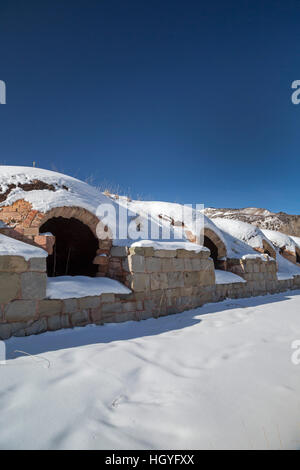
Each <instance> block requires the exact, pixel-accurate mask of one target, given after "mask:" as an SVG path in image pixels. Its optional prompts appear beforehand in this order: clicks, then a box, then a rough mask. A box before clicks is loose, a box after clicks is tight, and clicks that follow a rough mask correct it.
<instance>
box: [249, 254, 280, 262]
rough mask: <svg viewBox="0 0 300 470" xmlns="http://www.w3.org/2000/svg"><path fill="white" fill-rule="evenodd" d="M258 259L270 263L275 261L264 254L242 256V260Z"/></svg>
mask: <svg viewBox="0 0 300 470" xmlns="http://www.w3.org/2000/svg"><path fill="white" fill-rule="evenodd" d="M256 258H259V259H261V260H262V261H268V260H270V259H273V258H271V257H270V256H269V255H266V254H262V253H255V254H252V255H243V256H242V259H256Z"/></svg>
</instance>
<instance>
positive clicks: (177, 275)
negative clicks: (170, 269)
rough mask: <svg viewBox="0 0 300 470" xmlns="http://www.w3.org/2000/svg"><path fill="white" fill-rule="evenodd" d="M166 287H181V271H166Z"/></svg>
mask: <svg viewBox="0 0 300 470" xmlns="http://www.w3.org/2000/svg"><path fill="white" fill-rule="evenodd" d="M167 276H168V287H183V286H184V278H183V273H182V272H174V273H168V274H167Z"/></svg>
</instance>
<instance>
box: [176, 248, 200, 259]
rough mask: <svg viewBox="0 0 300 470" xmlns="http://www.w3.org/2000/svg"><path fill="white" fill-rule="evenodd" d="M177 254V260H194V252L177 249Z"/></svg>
mask: <svg viewBox="0 0 300 470" xmlns="http://www.w3.org/2000/svg"><path fill="white" fill-rule="evenodd" d="M176 252H177V254H176V256H177V258H194V257H195V255H196V253H195V252H194V251H189V250H183V249H179V250H176Z"/></svg>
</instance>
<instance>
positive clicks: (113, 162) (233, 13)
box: [0, 0, 300, 213]
mask: <svg viewBox="0 0 300 470" xmlns="http://www.w3.org/2000/svg"><path fill="white" fill-rule="evenodd" d="M299 24H300V3H299V1H296V0H295V1H290V0H286V1H276V0H272V1H264V0H260V1H258V0H257V1H256V0H252V1H245V0H238V1H229V0H228V1H226V2H224V1H215V2H206V1H205V2H204V1H201V0H181V1H178V0H163V1H162V0H151V1H149V0H135V1H133V0H107V1H105V0H102V1H101V0H97V1H94V0H88V1H86V0H85V1H81V0H79V1H76V0H75V1H72V2H70V1H69V0H68V1H64V0H59V1H58V0H56V1H48V0H43V2H41V1H31V0H28V1H26V2H24V0H21V1H15V0H9V1H6V0H1V2H0V57H1V62H0V79H1V80H4V81H5V82H6V85H7V104H6V105H0V139H1V147H0V149H1V150H0V152H1V153H0V162H1V163H2V164H7V165H31V164H32V161H36V162H37V166H39V167H42V168H49V169H57V170H59V171H62V172H65V173H68V174H71V175H73V176H76V177H78V178H80V179H86V178H90V180H93V182H94V183H95V184H101V183H103V182H107V183H108V184H110V185H112V186H113V187H120V188H121V190H123V191H124V192H129V193H130V195H131V196H132V197H144V198H146V199H157V200H169V201H176V202H183V203H204V204H205V206H214V207H245V206H258V207H267V208H268V209H271V210H274V211H280V210H282V211H286V212H290V213H299V209H300V203H299V174H300V158H299V147H300V138H299V137H300V105H298V106H295V105H293V104H292V103H291V93H292V90H291V83H292V81H294V80H297V79H300V28H299Z"/></svg>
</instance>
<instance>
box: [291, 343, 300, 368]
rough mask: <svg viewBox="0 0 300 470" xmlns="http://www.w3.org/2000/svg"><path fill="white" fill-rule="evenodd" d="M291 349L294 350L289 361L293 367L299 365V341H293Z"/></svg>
mask: <svg viewBox="0 0 300 470" xmlns="http://www.w3.org/2000/svg"><path fill="white" fill-rule="evenodd" d="M291 348H292V349H295V351H294V352H293V354H292V355H291V361H292V364H294V366H299V365H300V339H295V340H294V341H293V342H292V344H291Z"/></svg>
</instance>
